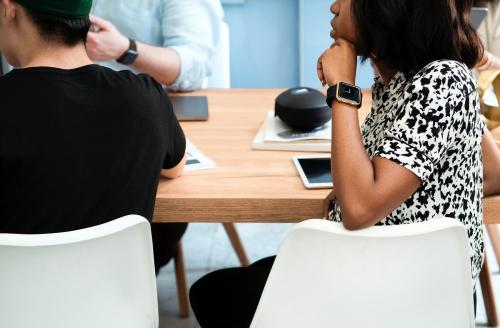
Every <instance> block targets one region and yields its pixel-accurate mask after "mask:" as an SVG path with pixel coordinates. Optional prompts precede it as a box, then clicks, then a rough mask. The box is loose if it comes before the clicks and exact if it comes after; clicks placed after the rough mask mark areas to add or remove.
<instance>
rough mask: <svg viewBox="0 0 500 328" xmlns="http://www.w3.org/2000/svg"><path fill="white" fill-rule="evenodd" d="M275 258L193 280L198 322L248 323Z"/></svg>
mask: <svg viewBox="0 0 500 328" xmlns="http://www.w3.org/2000/svg"><path fill="white" fill-rule="evenodd" d="M274 259H275V257H268V258H265V259H262V260H260V261H258V262H255V263H254V264H252V265H250V266H249V267H248V268H232V269H223V270H219V271H215V272H212V273H209V274H207V275H206V276H204V277H202V278H201V279H200V280H198V281H197V282H195V283H194V285H193V286H192V287H191V290H190V291H189V297H190V300H191V307H192V308H193V311H194V314H195V315H196V319H197V320H198V323H199V324H200V326H201V327H202V328H248V327H250V324H251V323H252V319H253V316H254V314H255V311H256V310H257V305H258V304H259V300H260V296H261V295H262V291H263V290H264V286H265V284H266V280H267V277H268V276H269V273H270V272H271V267H272V266H273V263H274ZM475 313H476V294H474V314H475Z"/></svg>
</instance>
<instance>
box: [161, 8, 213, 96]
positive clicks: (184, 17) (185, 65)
mask: <svg viewBox="0 0 500 328" xmlns="http://www.w3.org/2000/svg"><path fill="white" fill-rule="evenodd" d="M222 17H223V12H222V7H221V5H220V2H219V1H217V0H182V1H179V0H165V3H164V7H163V13H162V27H161V28H162V36H163V46H164V47H168V48H170V49H172V50H174V51H175V52H176V53H177V54H178V55H179V58H180V61H181V69H180V74H179V76H178V77H177V79H176V81H175V82H174V83H173V84H171V85H169V86H168V88H169V89H172V90H179V91H189V90H193V89H199V88H200V87H201V86H202V84H203V81H204V80H205V78H206V77H208V76H209V75H210V74H211V73H212V71H211V67H210V59H211V57H212V55H213V53H214V51H215V46H216V45H217V43H218V40H219V34H220V24H221V22H222Z"/></svg>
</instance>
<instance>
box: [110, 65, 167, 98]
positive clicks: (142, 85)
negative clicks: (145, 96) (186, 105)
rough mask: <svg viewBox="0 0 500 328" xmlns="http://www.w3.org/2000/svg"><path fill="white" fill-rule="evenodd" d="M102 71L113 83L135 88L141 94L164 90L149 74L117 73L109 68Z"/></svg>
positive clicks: (125, 71) (124, 71) (127, 71)
mask: <svg viewBox="0 0 500 328" xmlns="http://www.w3.org/2000/svg"><path fill="white" fill-rule="evenodd" d="M101 70H102V72H103V74H105V75H107V76H109V77H110V80H111V82H112V83H114V84H118V85H121V86H123V87H133V88H134V89H136V90H138V91H141V92H144V91H159V90H163V87H162V86H161V84H159V83H158V82H157V81H156V80H155V79H154V78H153V77H151V76H149V75H147V74H135V73H133V72H132V71H129V70H123V71H115V70H113V69H111V68H107V67H101Z"/></svg>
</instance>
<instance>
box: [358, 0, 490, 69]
mask: <svg viewBox="0 0 500 328" xmlns="http://www.w3.org/2000/svg"><path fill="white" fill-rule="evenodd" d="M472 4H473V0H353V2H352V13H353V16H354V19H355V23H356V29H357V38H358V40H357V50H358V53H359V54H360V55H361V56H362V57H363V58H364V59H367V58H370V57H375V58H376V59H377V60H379V61H380V62H382V63H384V64H385V65H386V66H387V67H388V68H391V69H396V70H398V71H402V72H403V73H410V72H417V71H419V70H420V69H422V68H423V67H425V66H426V65H427V64H429V63H430V62H433V61H435V60H439V59H449V60H456V61H459V62H463V63H465V64H466V65H467V66H468V67H469V68H472V67H474V66H476V64H477V63H478V62H479V61H480V60H481V59H482V57H483V54H484V47H483V44H482V42H481V39H480V38H479V35H478V34H477V31H476V30H475V29H474V27H473V26H472V25H471V21H470V16H471V10H472Z"/></svg>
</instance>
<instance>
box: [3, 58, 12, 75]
mask: <svg viewBox="0 0 500 328" xmlns="http://www.w3.org/2000/svg"><path fill="white" fill-rule="evenodd" d="M11 70H12V66H10V65H9V63H7V60H6V59H5V57H4V56H3V55H1V54H0V76H2V75H5V74H7V73H8V72H10V71H11Z"/></svg>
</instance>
